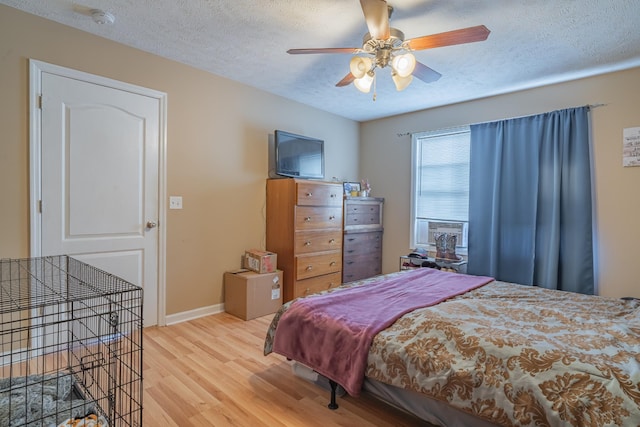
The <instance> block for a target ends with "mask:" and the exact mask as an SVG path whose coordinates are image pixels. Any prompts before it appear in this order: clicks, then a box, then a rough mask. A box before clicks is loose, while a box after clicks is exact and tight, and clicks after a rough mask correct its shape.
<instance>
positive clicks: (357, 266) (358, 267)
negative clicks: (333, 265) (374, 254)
mask: <svg viewBox="0 0 640 427" xmlns="http://www.w3.org/2000/svg"><path fill="white" fill-rule="evenodd" d="M378 274H382V267H381V265H380V263H371V262H361V263H353V264H348V263H347V262H346V261H345V264H344V267H343V270H342V281H343V282H344V283H348V282H353V281H354V280H361V279H366V278H369V277H373V276H377V275H378Z"/></svg>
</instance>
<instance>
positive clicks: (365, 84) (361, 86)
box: [353, 73, 373, 93]
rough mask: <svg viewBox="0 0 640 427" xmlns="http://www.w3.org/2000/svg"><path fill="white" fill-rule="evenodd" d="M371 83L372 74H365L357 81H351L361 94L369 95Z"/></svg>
mask: <svg viewBox="0 0 640 427" xmlns="http://www.w3.org/2000/svg"><path fill="white" fill-rule="evenodd" d="M372 83H373V73H367V74H365V75H364V76H363V77H361V78H359V79H355V80H354V81H353V85H354V86H355V87H356V88H357V89H358V90H359V91H360V92H363V93H369V91H370V90H371V84H372Z"/></svg>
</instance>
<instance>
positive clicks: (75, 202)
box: [40, 70, 162, 326]
mask: <svg viewBox="0 0 640 427" xmlns="http://www.w3.org/2000/svg"><path fill="white" fill-rule="evenodd" d="M57 71H58V70H56V72H47V71H44V72H42V73H41V74H40V76H41V77H40V85H41V87H40V91H41V92H40V93H41V97H42V98H41V101H40V105H41V108H40V117H41V120H40V122H41V131H40V141H41V144H40V150H41V159H40V160H41V161H40V164H41V176H40V179H41V184H40V185H41V196H40V197H41V199H40V200H41V201H42V202H41V218H40V227H41V241H40V255H42V256H46V255H62V254H65V255H70V256H72V257H74V258H77V259H79V260H81V261H84V262H86V263H88V264H91V265H94V266H96V267H98V268H100V269H102V270H105V271H107V272H109V273H112V274H115V275H117V276H119V277H121V278H123V279H125V280H127V281H130V282H132V283H135V284H137V285H140V286H142V287H143V289H144V307H143V316H144V326H151V325H155V324H157V323H158V249H159V232H158V227H157V225H158V222H159V200H160V199H159V148H160V139H161V123H160V121H161V117H162V115H161V111H162V106H161V102H162V101H161V100H160V99H158V98H157V97H151V96H146V95H142V94H140V93H136V92H135V91H132V90H131V89H132V87H131V86H129V85H124V86H123V87H124V88H118V87H117V86H118V85H117V84H115V83H114V82H111V81H107V80H106V79H101V78H97V77H96V76H93V77H96V79H97V80H96V81H92V80H94V79H93V77H92V76H85V75H81V76H80V77H81V78H78V77H79V76H78V75H75V74H74V75H73V76H68V75H61V73H59V72H57ZM105 83H108V84H105ZM141 89H142V88H141Z"/></svg>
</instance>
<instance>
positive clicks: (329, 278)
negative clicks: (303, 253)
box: [293, 273, 342, 298]
mask: <svg viewBox="0 0 640 427" xmlns="http://www.w3.org/2000/svg"><path fill="white" fill-rule="evenodd" d="M341 284H342V277H341V275H340V273H329V274H324V275H322V276H316V277H312V278H310V279H305V280H298V281H296V282H295V284H294V286H293V297H294V298H298V297H304V296H307V295H309V294H314V293H316V292H320V291H325V290H327V289H331V288H335V287H336V286H340V285H341Z"/></svg>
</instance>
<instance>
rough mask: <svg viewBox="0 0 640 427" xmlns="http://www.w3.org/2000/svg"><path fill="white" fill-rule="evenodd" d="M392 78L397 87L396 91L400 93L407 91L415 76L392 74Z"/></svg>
mask: <svg viewBox="0 0 640 427" xmlns="http://www.w3.org/2000/svg"><path fill="white" fill-rule="evenodd" d="M391 78H392V79H393V83H394V84H395V85H396V90H397V91H398V92H400V91H402V90H404V89H406V88H407V86H409V85H410V84H411V82H412V81H413V76H412V75H411V74H409V75H408V76H401V75H399V74H398V73H393V74H391Z"/></svg>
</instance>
